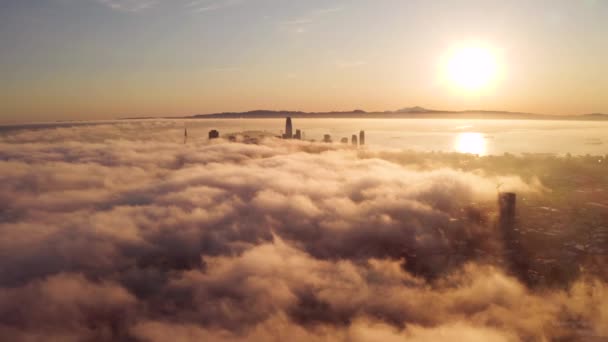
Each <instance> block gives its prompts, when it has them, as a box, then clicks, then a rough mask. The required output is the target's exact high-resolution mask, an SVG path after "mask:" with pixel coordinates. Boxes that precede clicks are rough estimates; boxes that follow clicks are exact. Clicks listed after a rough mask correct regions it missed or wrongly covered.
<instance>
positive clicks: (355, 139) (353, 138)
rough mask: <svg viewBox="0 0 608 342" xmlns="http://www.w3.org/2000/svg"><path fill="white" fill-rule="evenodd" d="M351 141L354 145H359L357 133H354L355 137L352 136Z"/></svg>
mask: <svg viewBox="0 0 608 342" xmlns="http://www.w3.org/2000/svg"><path fill="white" fill-rule="evenodd" d="M350 141H351V143H352V144H353V146H357V145H358V143H357V135H356V134H353V137H352V138H351V140H350Z"/></svg>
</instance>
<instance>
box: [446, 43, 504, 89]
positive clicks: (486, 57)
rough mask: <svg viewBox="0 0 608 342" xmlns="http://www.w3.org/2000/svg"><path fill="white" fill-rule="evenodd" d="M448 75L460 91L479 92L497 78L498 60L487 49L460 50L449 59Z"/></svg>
mask: <svg viewBox="0 0 608 342" xmlns="http://www.w3.org/2000/svg"><path fill="white" fill-rule="evenodd" d="M446 73H447V77H448V79H449V80H450V82H451V83H453V84H454V85H455V86H456V87H458V88H459V89H462V90H466V91H478V90H481V89H482V88H484V87H486V86H488V85H489V84H490V83H491V82H492V81H493V80H494V78H495V77H496V74H497V62H496V58H495V56H494V55H493V54H492V52H491V51H490V50H489V49H487V48H483V47H464V48H460V49H458V50H456V51H455V52H454V53H453V54H452V56H451V57H450V58H449V59H448V62H447V66H446Z"/></svg>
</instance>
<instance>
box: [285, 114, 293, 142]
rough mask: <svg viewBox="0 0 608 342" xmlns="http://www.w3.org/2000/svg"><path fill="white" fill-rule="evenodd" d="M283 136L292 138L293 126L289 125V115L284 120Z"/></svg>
mask: <svg viewBox="0 0 608 342" xmlns="http://www.w3.org/2000/svg"><path fill="white" fill-rule="evenodd" d="M283 138H284V139H291V138H293V126H292V125H291V117H287V119H286V120H285V135H284V136H283Z"/></svg>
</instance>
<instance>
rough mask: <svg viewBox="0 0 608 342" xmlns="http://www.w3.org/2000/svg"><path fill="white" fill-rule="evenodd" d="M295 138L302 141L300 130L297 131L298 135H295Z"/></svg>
mask: <svg viewBox="0 0 608 342" xmlns="http://www.w3.org/2000/svg"><path fill="white" fill-rule="evenodd" d="M293 138H294V139H297V140H302V131H301V130H299V129H296V135H294V136H293Z"/></svg>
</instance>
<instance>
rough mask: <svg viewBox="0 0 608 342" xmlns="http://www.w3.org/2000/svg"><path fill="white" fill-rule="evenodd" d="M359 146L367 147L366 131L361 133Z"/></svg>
mask: <svg viewBox="0 0 608 342" xmlns="http://www.w3.org/2000/svg"><path fill="white" fill-rule="evenodd" d="M359 145H361V146H363V145H365V131H363V130H362V131H361V132H359Z"/></svg>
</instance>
